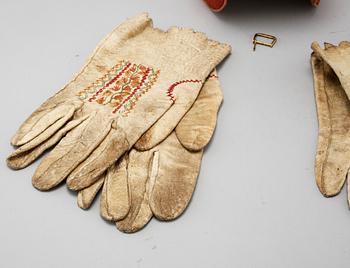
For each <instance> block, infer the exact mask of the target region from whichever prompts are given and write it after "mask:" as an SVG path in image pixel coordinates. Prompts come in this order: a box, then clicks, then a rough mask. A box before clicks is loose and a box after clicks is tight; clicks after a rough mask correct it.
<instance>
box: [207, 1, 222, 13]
mask: <svg viewBox="0 0 350 268" xmlns="http://www.w3.org/2000/svg"><path fill="white" fill-rule="evenodd" d="M205 2H206V3H207V5H208V6H209V7H210V9H211V10H213V11H214V12H219V11H221V10H223V9H224V7H225V6H226V4H227V0H205Z"/></svg>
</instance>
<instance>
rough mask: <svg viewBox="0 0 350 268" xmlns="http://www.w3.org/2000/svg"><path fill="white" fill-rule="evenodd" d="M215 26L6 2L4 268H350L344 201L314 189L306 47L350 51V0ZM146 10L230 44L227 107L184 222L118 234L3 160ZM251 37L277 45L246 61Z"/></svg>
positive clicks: (214, 18) (0, 182) (0, 260)
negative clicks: (35, 115) (49, 102)
mask: <svg viewBox="0 0 350 268" xmlns="http://www.w3.org/2000/svg"><path fill="white" fill-rule="evenodd" d="M233 2H236V3H234V4H232V5H229V6H228V8H227V9H226V10H225V12H224V13H222V14H219V15H217V14H213V13H211V12H210V11H209V10H208V9H207V7H206V6H205V5H204V4H203V2H202V1H200V0H176V1H166V0H142V1H140V0H128V1H121V0H113V1H112V0H111V1H91V0H84V1H83V0H79V1H70V0H60V1H47V0H46V1H44V0H32V1H18V0H11V1H10V0H1V1H0V40H1V42H0V59H1V60H0V73H1V91H0V92H1V105H0V109H1V112H0V123H1V141H0V146H1V147H0V148H1V150H0V154H1V164H0V176H1V179H0V201H1V202H0V212H1V221H0V227H1V228H0V267H6V268H9V267H37V268H39V267H84V268H88V267H123V268H126V267H153V268H154V267H167V268H172V267H174V268H175V267H203V268H204V267H208V268H209V267H259V268H260V267H268V268H270V267H276V268H280V267H284V268H286V267H293V268H294V267H318V268H322V267H325V268H326V267H349V262H350V211H349V210H348V208H347V203H346V194H345V191H343V192H342V194H340V195H339V196H337V197H335V198H332V199H326V198H323V197H322V196H321V194H320V193H319V192H318V190H317V187H316V186H315V183H314V171H313V165H314V154H315V148H316V140H317V119H316V111H315V103H314V96H313V83H312V75H311V69H310V64H309V58H310V52H311V51H310V44H311V42H312V41H314V40H317V41H319V42H323V41H328V42H334V43H337V42H339V41H341V40H344V39H350V29H349V23H350V14H349V12H350V1H348V0H332V1H331V0H323V1H322V3H321V6H320V7H319V8H318V9H313V8H310V7H309V5H308V1H306V0H305V1H303V0H299V1H295V0H294V1H293V0H288V1H287V0H286V1H272V0H270V1H258V0H255V1H253V0H252V1H244V0H235V1H233ZM143 11H147V12H149V13H150V15H151V17H152V18H153V19H154V23H155V25H156V26H157V27H161V28H163V29H166V28H167V27H169V26H171V25H178V26H185V27H193V28H194V29H196V30H199V31H204V32H206V33H207V34H208V35H209V36H210V37H212V38H215V39H218V40H220V41H224V42H228V43H230V44H231V45H232V46H233V54H232V55H231V56H230V57H229V58H228V59H227V60H226V61H225V62H224V64H222V65H221V67H220V68H219V76H220V79H221V82H222V87H223V91H224V95H225V100H224V103H223V106H222V109H221V111H220V115H219V121H218V127H217V131H216V133H215V136H214V139H213V141H212V142H211V144H210V146H209V147H208V148H207V150H206V152H205V155H204V159H203V164H202V170H201V174H200V177H199V181H198V185H197V189H196V192H195V195H194V198H193V200H192V202H191V204H190V206H189V208H188V209H187V211H186V213H185V214H184V215H183V216H182V217H181V218H179V219H178V220H176V221H174V222H170V223H162V222H158V221H155V220H153V221H152V222H151V223H150V224H149V225H148V226H147V227H146V228H145V229H143V230H142V231H140V232H138V233H136V234H131V235H130V234H129V235H126V234H122V233H120V232H119V231H117V229H116V228H115V227H114V225H112V224H108V223H106V222H104V221H103V220H102V219H101V218H100V216H99V205H98V202H95V204H94V206H93V207H92V208H91V209H90V210H89V211H82V210H80V209H78V207H77V205H76V196H75V195H74V194H72V193H70V192H69V191H68V190H67V189H66V187H64V186H62V187H60V188H58V189H56V190H54V191H51V192H49V193H43V192H39V191H37V190H35V189H34V188H32V186H31V175H32V174H33V172H34V168H35V166H37V162H36V163H35V164H34V165H33V166H31V167H29V168H27V169H25V170H22V171H12V170H10V169H9V168H7V166H6V164H5V157H6V156H7V155H8V154H9V153H10V152H11V151H12V148H11V146H10V144H9V141H10V137H11V136H12V134H14V132H15V131H16V129H17V127H18V126H19V125H20V123H22V122H23V120H24V119H25V118H26V117H27V116H28V115H29V114H30V113H31V112H32V111H33V110H34V109H35V108H36V107H37V106H38V105H39V104H40V103H42V102H43V101H44V100H45V99H46V98H48V97H49V96H50V95H52V94H53V93H54V92H55V91H56V90H58V89H59V88H60V87H61V86H62V85H63V84H65V83H66V82H67V81H68V80H69V79H70V78H71V77H72V74H74V73H75V72H77V71H78V70H79V68H80V66H81V65H82V64H83V62H84V59H85V58H86V57H87V56H88V55H89V53H90V52H91V51H92V49H93V48H94V47H95V45H96V44H97V42H98V41H99V40H100V39H102V38H103V37H104V36H105V35H106V34H107V33H108V32H109V31H110V30H112V29H113V27H114V26H116V25H117V24H119V23H120V22H122V21H123V20H124V19H125V18H126V17H130V16H134V15H136V14H138V13H140V12H143ZM256 32H265V33H270V34H274V35H276V36H277V37H278V43H277V45H276V47H275V48H273V49H270V48H265V47H258V48H257V51H256V52H253V51H252V44H251V38H252V36H253V35H254V33H256Z"/></svg>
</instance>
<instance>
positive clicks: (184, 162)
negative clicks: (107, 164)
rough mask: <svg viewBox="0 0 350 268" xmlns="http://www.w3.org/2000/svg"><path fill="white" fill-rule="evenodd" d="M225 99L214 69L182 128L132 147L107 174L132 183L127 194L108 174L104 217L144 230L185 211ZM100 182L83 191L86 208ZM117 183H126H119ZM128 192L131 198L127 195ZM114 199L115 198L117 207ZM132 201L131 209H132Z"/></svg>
mask: <svg viewBox="0 0 350 268" xmlns="http://www.w3.org/2000/svg"><path fill="white" fill-rule="evenodd" d="M221 102H222V93H221V90H220V85H219V82H218V79H217V76H216V73H215V72H213V74H212V75H211V76H210V77H209V78H208V79H207V81H206V83H205V84H204V86H203V88H202V90H201V92H200V94H199V96H198V98H197V100H196V101H195V103H194V104H193V106H192V107H191V109H190V110H189V111H188V112H187V113H186V115H185V116H184V117H183V118H182V120H181V122H180V123H179V124H178V126H177V128H176V131H175V130H174V131H173V132H172V133H171V134H170V135H169V136H168V137H167V138H166V139H165V140H164V141H162V142H160V143H159V144H158V145H157V146H155V147H154V148H152V149H150V150H147V151H139V150H136V149H132V150H131V151H130V152H129V156H128V160H127V170H126V171H124V172H120V173H118V174H116V173H114V174H112V175H110V176H108V175H106V177H105V178H107V177H108V179H111V178H113V176H115V178H114V179H115V180H121V181H123V183H122V185H125V182H127V184H128V189H126V188H125V187H124V191H125V192H124V194H122V193H120V192H119V193H118V191H113V186H112V185H111V184H109V185H108V184H106V179H105V182H104V186H103V187H104V188H103V192H102V196H101V215H102V217H103V218H105V219H107V220H112V221H117V222H116V224H117V228H118V229H119V230H121V231H123V232H135V231H138V230H140V229H141V228H143V227H144V226H145V225H146V224H147V223H148V222H149V220H150V219H151V218H152V216H153V215H154V216H156V217H157V218H158V219H160V220H173V219H175V218H177V217H179V216H180V215H181V214H182V213H183V211H184V210H185V209H186V207H187V206H188V203H189V201H190V199H191V197H192V194H193V191H194V188H195V185H196V180H197V177H198V174H199V168H200V163H201V158H202V154H203V148H204V147H205V146H206V145H207V143H208V142H209V140H210V138H211V136H212V134H213V131H214V129H215V125H216V117H217V112H218V109H219V107H220V104H221ZM157 123H158V122H157ZM157 123H156V124H157ZM117 169H119V167H117ZM122 169H124V168H123V167H122ZM108 173H109V170H108V171H107V174H108ZM117 176H120V177H119V178H117ZM121 177H123V178H121ZM100 183H101V182H100V181H98V182H97V183H96V184H93V185H92V186H90V187H88V188H86V189H84V190H82V191H80V192H79V193H78V205H79V206H80V207H81V208H87V207H89V206H90V205H91V203H92V200H93V198H91V197H94V196H95V195H96V193H97V192H96V187H101V184H100ZM114 187H115V188H114V189H116V188H119V189H120V187H118V186H117V185H114ZM126 192H127V194H126ZM106 193H107V194H106ZM108 193H110V194H108ZM126 195H128V197H129V198H124V197H125V196H126ZM113 196H114V197H113ZM84 197H85V198H84ZM111 203H114V204H115V205H114V208H115V210H114V209H113V206H112V205H111ZM118 204H119V205H118ZM121 204H124V205H121ZM118 206H121V207H122V208H123V209H122V210H121V211H123V213H118V209H117V207H118ZM127 206H129V209H126V207H127ZM106 208H107V209H106ZM125 212H126V213H125Z"/></svg>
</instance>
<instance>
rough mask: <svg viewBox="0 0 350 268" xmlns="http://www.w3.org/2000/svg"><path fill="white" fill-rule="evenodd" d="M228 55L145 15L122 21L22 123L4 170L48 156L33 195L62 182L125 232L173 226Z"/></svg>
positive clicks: (196, 165) (195, 169) (189, 189)
mask: <svg viewBox="0 0 350 268" xmlns="http://www.w3.org/2000/svg"><path fill="white" fill-rule="evenodd" d="M230 50H231V48H230V46H228V45H226V44H222V43H219V42H217V41H213V40H210V39H208V38H207V37H206V36H205V35H204V34H203V33H198V32H194V31H193V30H191V29H180V28H177V27H173V28H170V29H169V30H167V31H162V30H160V29H157V28H154V27H153V25H152V20H151V19H150V18H149V17H148V15H147V14H141V15H139V16H137V17H134V18H131V19H128V20H127V21H125V22H124V23H122V24H121V25H120V26H118V27H117V28H116V29H114V30H113V31H112V32H111V33H110V34H109V35H108V36H107V37H106V38H105V39H103V40H102V41H101V42H100V44H99V45H98V46H97V47H96V49H95V50H94V52H93V54H92V55H91V57H90V58H89V59H88V61H87V62H86V64H85V65H84V66H83V68H82V69H81V71H80V72H79V73H78V74H77V75H76V76H75V77H74V79H73V80H72V81H70V82H69V83H68V84H67V85H65V86H64V87H63V88H62V89H61V90H60V91H58V92H57V93H56V94H55V95H54V96H52V97H51V98H49V99H48V100H47V101H46V102H45V103H43V104H42V105H41V106H40V107H39V108H38V109H37V110H36V111H35V112H34V113H33V114H32V115H30V117H29V118H28V119H27V120H26V121H25V122H24V123H23V124H22V126H21V127H20V128H19V130H18V131H17V133H16V134H15V135H14V137H13V139H12V141H11V143H12V144H13V145H14V146H16V147H17V149H16V150H15V151H14V152H13V153H12V154H11V155H10V156H9V157H8V159H7V163H8V165H9V166H10V167H11V168H13V169H20V168H24V167H26V166H27V165H29V164H31V163H32V162H33V161H34V160H35V159H36V158H38V157H39V156H40V155H41V154H42V153H44V152H45V151H46V150H48V149H51V148H52V150H51V151H50V153H49V154H48V155H47V156H46V157H45V158H44V159H43V160H42V161H41V162H40V164H39V166H38V167H37V169H36V171H35V173H34V175H33V178H32V183H33V185H34V187H35V188H37V189H39V190H43V191H46V190H50V189H52V188H54V187H56V186H57V185H59V184H61V183H62V182H64V181H65V182H66V184H67V186H68V187H69V189H71V190H74V191H77V192H78V205H79V207H81V208H83V209H86V208H88V207H89V206H90V205H91V203H92V201H93V200H94V198H95V196H96V194H97V193H98V192H99V191H100V190H101V191H102V194H101V199H100V211H101V215H102V217H103V218H104V219H106V220H109V221H113V222H115V223H116V226H117V228H118V229H119V230H121V231H123V232H135V231H137V230H140V229H141V228H142V227H144V226H145V225H146V224H147V223H148V222H149V220H150V219H151V218H152V217H153V216H155V217H156V218H158V219H160V220H172V219H175V218H177V217H178V216H179V215H181V213H182V212H183V211H184V210H185V208H186V207H187V205H188V203H189V201H190V199H191V196H192V193H193V191H194V188H195V185H196V180H197V177H198V174H199V169H200V163H201V158H202V155H203V149H204V147H205V146H206V145H207V144H208V142H209V140H210V138H211V136H212V134H213V131H214V129H215V125H216V117H217V112H218V110H219V107H220V104H221V101H222V93H221V90H220V85H219V81H218V79H217V75H216V72H215V71H213V70H215V67H216V66H217V65H218V64H219V63H220V62H221V61H222V60H223V59H224V58H225V57H226V56H227V55H228V54H229V53H230Z"/></svg>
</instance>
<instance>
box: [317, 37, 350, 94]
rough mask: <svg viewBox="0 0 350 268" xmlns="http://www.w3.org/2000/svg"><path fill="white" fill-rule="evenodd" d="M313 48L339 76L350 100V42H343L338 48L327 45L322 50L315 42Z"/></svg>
mask: <svg viewBox="0 0 350 268" xmlns="http://www.w3.org/2000/svg"><path fill="white" fill-rule="evenodd" d="M311 48H312V49H313V50H314V51H315V52H316V53H317V54H318V55H319V56H320V57H321V58H322V59H323V60H324V61H325V62H326V63H327V64H328V65H329V66H330V67H331V68H332V69H333V71H334V72H335V73H336V74H337V76H338V79H339V81H340V83H341V84H342V86H343V89H344V91H345V92H346V94H347V96H348V98H350V68H349V62H350V42H348V41H343V42H341V43H339V45H338V46H334V45H332V44H328V43H325V49H322V48H321V47H320V46H319V44H318V43H317V42H313V43H312V45H311Z"/></svg>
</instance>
